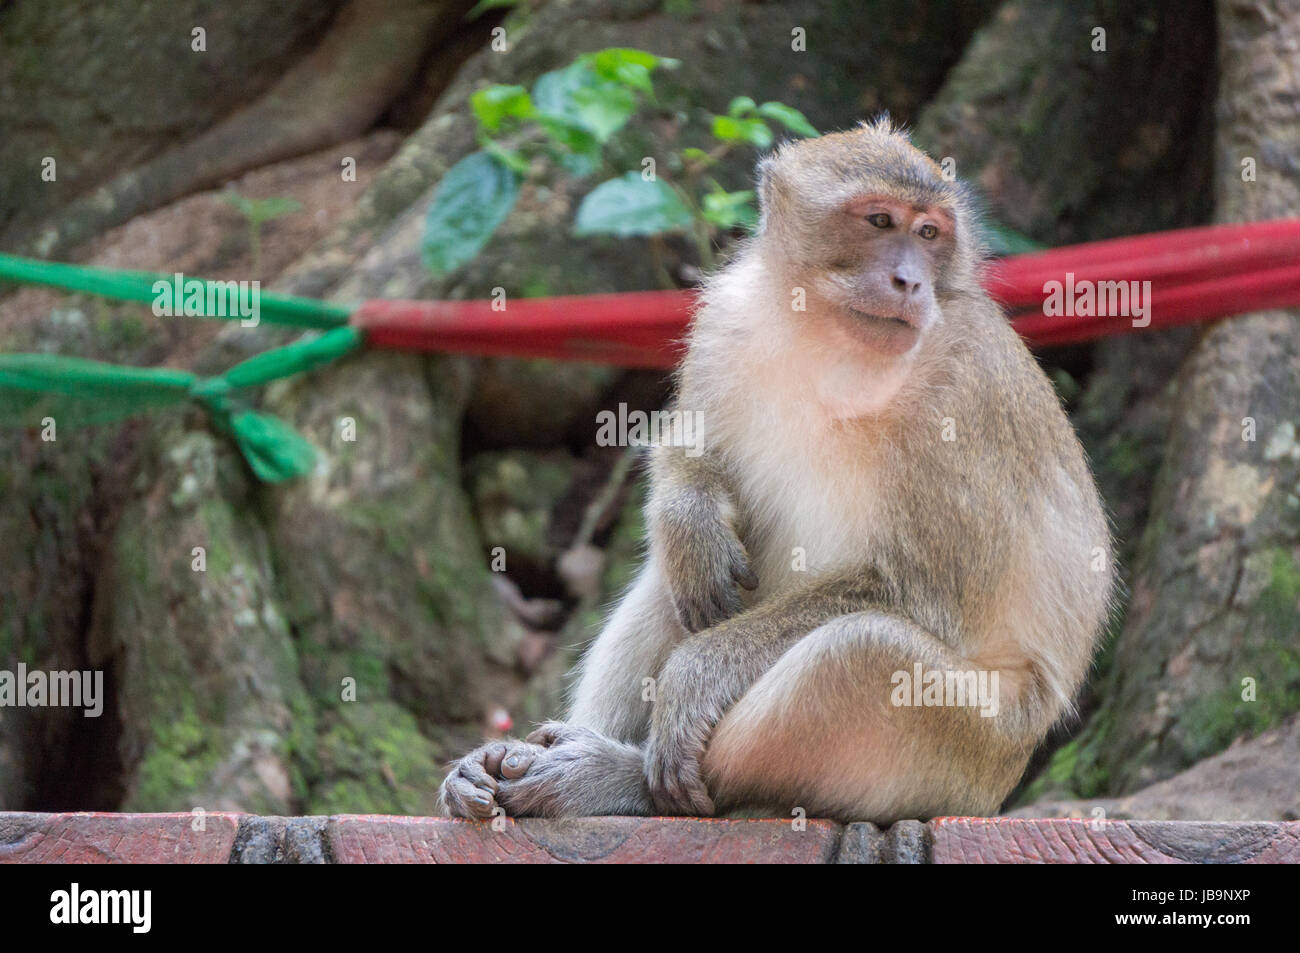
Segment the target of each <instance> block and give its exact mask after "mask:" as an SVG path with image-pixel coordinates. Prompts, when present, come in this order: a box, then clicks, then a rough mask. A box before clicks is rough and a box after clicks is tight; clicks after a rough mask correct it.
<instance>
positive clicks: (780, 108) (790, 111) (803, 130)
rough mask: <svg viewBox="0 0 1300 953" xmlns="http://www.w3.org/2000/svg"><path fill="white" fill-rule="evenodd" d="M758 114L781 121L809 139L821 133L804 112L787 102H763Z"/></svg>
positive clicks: (786, 126) (788, 127)
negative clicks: (786, 103) (788, 104)
mask: <svg viewBox="0 0 1300 953" xmlns="http://www.w3.org/2000/svg"><path fill="white" fill-rule="evenodd" d="M758 114H759V115H760V116H763V117H765V118H767V119H771V120H774V121H776V122H779V123H780V124H781V125H783V126H785V128H787V129H789V130H790V131H791V132H794V133H798V134H799V135H801V136H807V137H808V138H809V139H812V138H815V137H817V136H820V135H821V133H819V132H818V131H817V130H816V129H815V128H814V127H813V124H812V123H810V122H809V121H808V119H807V117H805V116H804V114H803V113H801V112H800V111H799V110H797V109H795V108H794V107H793V106H787V105H785V103H778V102H767V103H763V105H761V106H759V107H758Z"/></svg>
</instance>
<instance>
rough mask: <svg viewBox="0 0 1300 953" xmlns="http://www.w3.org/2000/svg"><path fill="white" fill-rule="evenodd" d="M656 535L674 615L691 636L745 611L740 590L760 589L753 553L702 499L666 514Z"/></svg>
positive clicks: (665, 509) (656, 523) (656, 527)
mask: <svg viewBox="0 0 1300 953" xmlns="http://www.w3.org/2000/svg"><path fill="white" fill-rule="evenodd" d="M653 528H654V533H655V535H656V536H657V537H658V540H657V541H658V543H659V545H658V550H659V552H660V553H662V557H661V558H662V564H663V567H664V574H665V576H666V580H667V583H668V590H669V592H670V593H671V595H672V600H673V609H674V610H675V611H676V613H677V618H678V619H679V620H680V621H681V623H682V625H683V626H685V627H686V630H687V631H688V632H700V631H702V630H704V629H708V628H711V627H712V626H715V625H717V624H718V623H719V622H722V621H723V620H725V619H729V618H731V617H732V616H733V615H735V614H736V613H738V612H740V611H741V610H742V609H743V608H744V604H743V603H742V602H741V601H740V592H739V591H738V590H737V588H736V586H737V585H739V586H742V587H744V588H745V589H755V588H757V587H758V576H756V575H755V574H754V570H753V569H752V568H751V567H750V565H749V553H747V552H746V551H745V545H744V543H742V542H741V541H740V538H739V537H738V536H737V535H736V531H735V530H734V529H733V528H732V525H731V523H730V521H728V520H727V519H726V518H725V516H724V514H723V513H722V512H720V511H719V508H718V507H717V506H715V505H712V504H711V503H708V502H702V501H700V500H699V499H698V498H697V499H696V500H694V501H692V502H691V503H689V504H686V503H679V504H677V505H672V506H667V507H663V508H661V510H660V512H659V513H657V514H655V515H654V519H653Z"/></svg>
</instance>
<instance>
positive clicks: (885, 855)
mask: <svg viewBox="0 0 1300 953" xmlns="http://www.w3.org/2000/svg"><path fill="white" fill-rule="evenodd" d="M0 863H167V864H171V863H186V864H204V863H206V864H224V863H245V864H274V863H300V864H312V863H315V864H322V863H344V864H367V863H404V864H422V863H424V864H427V863H437V864H447V863H512V864H520V863H523V864H532V863H602V864H619V863H689V864H727V863H782V864H828V863H841V864H925V863H935V864H965V863H1013V864H1014V863H1030V864H1043V863H1055V864H1125V863H1138V864H1152V863H1157V864H1178V863H1300V822H1295V821H1293V822H1286V823H1263V822H1261V823H1250V822H1242V823H1223V824H1218V823H1202V822H1190V821H1090V820H1071V819H1060V820H1024V819H1019V818H971V817H947V818H939V819H938V820H934V821H931V822H929V823H928V824H922V823H920V822H918V821H900V822H899V823H897V824H895V825H894V826H893V827H891V828H889V829H888V830H886V831H881V830H880V829H878V828H877V827H875V825H872V824H865V823H862V824H847V825H842V824H836V823H833V822H831V821H816V820H812V821H807V822H806V823H805V824H803V825H801V826H800V827H799V828H796V827H795V826H794V824H793V823H792V822H791V821H789V820H783V819H774V820H713V819H699V818H639V817H590V818H581V819H577V820H541V819H532V818H530V819H526V820H520V821H513V820H503V821H500V822H498V823H497V825H496V827H493V825H492V824H491V823H490V822H478V821H461V820H446V819H444V818H431V817H392V816H383V815H336V816H333V817H259V816H256V815H250V814H203V815H198V814H194V815H191V814H24V813H8V814H7V813H0Z"/></svg>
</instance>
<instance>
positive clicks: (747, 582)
mask: <svg viewBox="0 0 1300 953" xmlns="http://www.w3.org/2000/svg"><path fill="white" fill-rule="evenodd" d="M737 545H739V544H737ZM731 578H732V579H734V580H736V582H737V584H739V585H740V586H741V587H742V588H744V589H748V590H750V591H751V592H752V591H753V590H755V589H757V588H758V574H757V573H756V572H754V570H753V568H752V567H751V566H750V565H749V554H748V553H747V552H745V548H744V547H743V546H741V547H740V555H739V558H733V559H732V561H731Z"/></svg>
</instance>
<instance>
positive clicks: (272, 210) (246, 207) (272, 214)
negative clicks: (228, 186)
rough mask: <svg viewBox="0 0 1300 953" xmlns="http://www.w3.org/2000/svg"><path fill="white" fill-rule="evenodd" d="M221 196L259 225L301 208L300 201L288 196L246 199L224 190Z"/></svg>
mask: <svg viewBox="0 0 1300 953" xmlns="http://www.w3.org/2000/svg"><path fill="white" fill-rule="evenodd" d="M222 198H223V199H225V200H226V201H227V202H228V203H230V204H231V205H233V206H234V207H235V208H237V209H238V210H239V213H240V214H241V215H243V216H244V217H245V218H246V219H248V221H249V222H250V223H251V224H253V225H261V224H262V223H263V222H269V221H271V220H272V219H276V218H279V217H280V216H282V215H289V214H291V213H293V212H296V211H298V210H299V209H301V208H302V203H301V202H299V201H298V200H296V199H290V198H270V199H248V198H244V196H242V195H240V194H239V193H237V192H233V191H227V192H225V193H224V194H223V195H222Z"/></svg>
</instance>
